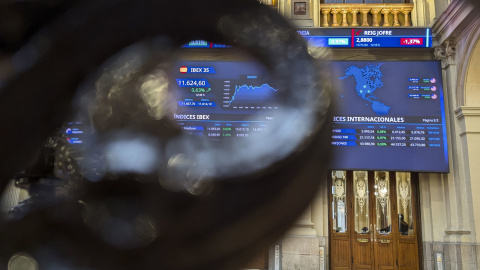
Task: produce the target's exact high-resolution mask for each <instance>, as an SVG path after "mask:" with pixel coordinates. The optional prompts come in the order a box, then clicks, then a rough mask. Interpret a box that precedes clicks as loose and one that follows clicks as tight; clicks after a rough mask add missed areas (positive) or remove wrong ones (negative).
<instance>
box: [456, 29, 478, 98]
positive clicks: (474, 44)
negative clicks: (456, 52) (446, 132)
mask: <svg viewBox="0 0 480 270" xmlns="http://www.w3.org/2000/svg"><path fill="white" fill-rule="evenodd" d="M463 51H464V53H463V55H462V57H461V59H460V61H459V62H458V76H457V106H458V107H460V106H469V107H480V20H477V22H476V23H475V24H474V27H473V30H472V31H471V32H470V35H469V37H468V38H467V40H466V42H465V49H464V50H463Z"/></svg>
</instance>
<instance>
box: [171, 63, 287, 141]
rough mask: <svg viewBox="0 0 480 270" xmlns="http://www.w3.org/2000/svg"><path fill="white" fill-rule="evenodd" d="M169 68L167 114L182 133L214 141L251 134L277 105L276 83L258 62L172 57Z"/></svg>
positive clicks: (261, 127) (264, 123)
mask: <svg viewBox="0 0 480 270" xmlns="http://www.w3.org/2000/svg"><path fill="white" fill-rule="evenodd" d="M172 73H173V77H174V79H175V85H174V87H173V93H174V96H175V99H176V103H177V104H176V105H177V110H176V112H175V114H174V115H173V118H174V119H175V120H176V121H177V122H178V123H179V125H180V126H181V128H182V129H183V130H184V131H185V132H186V133H188V134H191V135H197V136H202V137H208V138H210V139H211V140H214V141H223V140H225V139H227V140H228V139H231V138H247V137H252V136H255V135H256V134H259V133H261V132H264V131H265V129H266V128H268V125H269V123H270V122H271V121H272V120H273V119H274V114H275V111H277V110H278V109H279V107H278V103H277V102H276V100H277V92H278V90H279V89H280V87H281V86H280V85H279V83H278V82H277V81H275V80H272V79H271V78H269V74H268V72H267V70H266V68H265V67H263V66H262V65H261V64H259V63H258V62H253V61H231V60H229V61H226V60H223V61H222V60H215V61H189V60H186V61H178V62H177V63H176V64H175V65H174V68H173V72H172ZM252 115H255V117H252Z"/></svg>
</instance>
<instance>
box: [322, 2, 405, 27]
mask: <svg viewBox="0 0 480 270" xmlns="http://www.w3.org/2000/svg"><path fill="white" fill-rule="evenodd" d="M412 10H413V4H320V13H321V25H322V27H348V26H352V27H356V26H362V27H368V26H373V27H379V26H380V25H381V26H383V27H390V26H394V27H398V26H404V27H408V26H411V25H412V24H411V18H410V16H411V12H412ZM382 15H383V16H382ZM330 19H331V24H330Z"/></svg>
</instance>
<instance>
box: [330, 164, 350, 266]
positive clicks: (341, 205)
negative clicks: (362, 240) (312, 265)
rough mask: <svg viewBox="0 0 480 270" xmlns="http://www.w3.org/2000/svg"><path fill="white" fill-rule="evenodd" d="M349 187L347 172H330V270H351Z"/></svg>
mask: <svg viewBox="0 0 480 270" xmlns="http://www.w3.org/2000/svg"><path fill="white" fill-rule="evenodd" d="M349 192H350V187H349V186H347V172H346V171H333V172H332V192H331V196H330V197H331V199H330V202H331V207H330V208H329V216H330V218H329V226H330V228H332V230H331V247H332V248H331V250H330V260H331V265H332V269H335V270H337V269H338V270H339V269H351V261H352V260H351V258H352V255H351V246H350V242H351V241H350V230H349V229H348V224H349V223H350V218H349V213H350V204H349V203H350V200H349V199H348V198H349Z"/></svg>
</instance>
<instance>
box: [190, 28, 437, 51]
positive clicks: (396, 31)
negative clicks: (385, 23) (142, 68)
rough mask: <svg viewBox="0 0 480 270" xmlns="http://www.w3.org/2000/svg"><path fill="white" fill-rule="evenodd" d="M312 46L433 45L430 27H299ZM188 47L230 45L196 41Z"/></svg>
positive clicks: (396, 46) (401, 46)
mask: <svg viewBox="0 0 480 270" xmlns="http://www.w3.org/2000/svg"><path fill="white" fill-rule="evenodd" d="M297 32H298V34H299V35H301V36H302V37H304V38H305V40H306V41H307V42H308V45H309V46H310V47H331V48H432V41H433V36H432V31H431V29H430V28H423V27H407V28H400V27H394V28H386V27H382V28H372V27H368V28H362V27H358V28H342V27H335V28H305V29H297ZM183 47H184V48H226V47H230V46H228V45H223V44H217V43H213V42H208V41H205V40H193V41H191V42H189V43H187V44H185V45H184V46H183Z"/></svg>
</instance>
